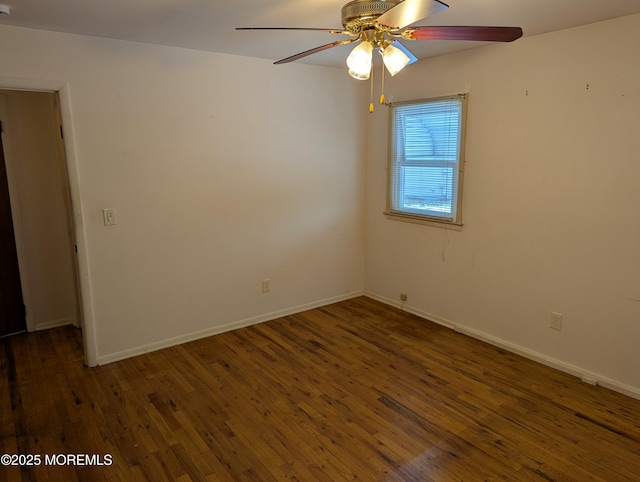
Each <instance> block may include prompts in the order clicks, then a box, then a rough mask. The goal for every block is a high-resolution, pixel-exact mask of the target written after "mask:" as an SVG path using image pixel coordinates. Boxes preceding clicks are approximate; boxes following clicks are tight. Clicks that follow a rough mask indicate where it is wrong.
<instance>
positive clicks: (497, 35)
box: [402, 27, 522, 42]
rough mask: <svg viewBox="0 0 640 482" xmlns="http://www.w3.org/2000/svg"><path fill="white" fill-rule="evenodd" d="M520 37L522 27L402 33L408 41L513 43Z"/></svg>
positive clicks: (412, 30) (415, 28)
mask: <svg viewBox="0 0 640 482" xmlns="http://www.w3.org/2000/svg"><path fill="white" fill-rule="evenodd" d="M520 37H522V29H521V28H520V27H413V28H408V29H406V30H405V31H403V32H402V38H404V39H407V40H477V41H481V42H513V41H514V40H516V39H519V38H520Z"/></svg>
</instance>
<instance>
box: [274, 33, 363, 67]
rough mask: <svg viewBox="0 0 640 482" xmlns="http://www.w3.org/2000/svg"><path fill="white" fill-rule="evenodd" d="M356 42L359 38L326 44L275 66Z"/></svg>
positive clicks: (279, 61)
mask: <svg viewBox="0 0 640 482" xmlns="http://www.w3.org/2000/svg"><path fill="white" fill-rule="evenodd" d="M356 40H358V39H357V38H353V39H348V40H338V41H337V42H333V43H330V44H326V45H321V46H320V47H316V48H315V49H311V50H305V51H304V52H300V53H299V54H295V55H292V56H291V57H287V58H286V59H282V60H278V61H277V62H274V64H276V65H279V64H287V63H289V62H293V61H294V60H298V59H301V58H303V57H306V56H307V55H311V54H315V53H318V52H322V51H323V50H328V49H330V48H333V47H337V46H338V45H345V44H350V43H351V42H355V41H356Z"/></svg>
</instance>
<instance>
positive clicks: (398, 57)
mask: <svg viewBox="0 0 640 482" xmlns="http://www.w3.org/2000/svg"><path fill="white" fill-rule="evenodd" d="M382 61H383V62H384V66H385V67H386V68H387V70H388V71H389V73H390V74H391V75H392V76H394V75H396V74H397V73H398V72H400V71H401V70H402V69H404V68H405V67H406V66H407V65H408V64H409V62H410V61H411V59H410V58H409V56H407V55H406V54H405V53H404V52H403V51H402V50H400V49H399V48H397V47H394V46H393V45H388V46H387V47H386V48H385V49H384V50H383V51H382Z"/></svg>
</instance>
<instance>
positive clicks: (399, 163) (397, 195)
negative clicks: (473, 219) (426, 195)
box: [384, 94, 468, 229]
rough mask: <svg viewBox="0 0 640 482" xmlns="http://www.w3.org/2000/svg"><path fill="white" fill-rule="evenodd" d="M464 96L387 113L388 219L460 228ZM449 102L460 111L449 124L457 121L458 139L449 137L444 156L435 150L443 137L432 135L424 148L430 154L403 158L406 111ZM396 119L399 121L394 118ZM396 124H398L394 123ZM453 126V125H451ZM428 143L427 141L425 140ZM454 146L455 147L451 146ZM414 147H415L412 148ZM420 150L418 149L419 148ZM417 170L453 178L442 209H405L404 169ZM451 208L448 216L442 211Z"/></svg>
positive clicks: (416, 103) (394, 108)
mask: <svg viewBox="0 0 640 482" xmlns="http://www.w3.org/2000/svg"><path fill="white" fill-rule="evenodd" d="M467 97H468V95H467V94H456V95H449V96H443V97H435V98H429V99H420V100H413V101H406V102H398V103H393V104H391V106H390V109H389V165H388V186H387V207H386V211H385V213H384V214H385V215H386V216H387V218H389V219H394V220H399V221H407V222H413V223H420V224H426V225H430V226H436V227H451V228H452V229H461V228H462V186H463V174H464V153H465V136H466V117H467ZM447 102H451V103H452V104H451V105H452V106H456V109H455V110H456V111H457V110H458V109H459V115H458V116H457V119H456V116H451V120H452V121H457V125H456V130H457V134H458V135H457V136H449V135H448V134H447V136H445V137H446V139H447V142H449V144H448V147H447V150H446V153H447V154H444V155H443V151H442V149H440V147H439V146H438V144H439V143H440V142H441V140H442V139H444V137H443V135H438V134H436V135H434V136H433V138H431V136H428V138H429V139H430V140H428V141H426V140H425V142H426V143H429V144H430V145H428V146H425V151H423V152H424V153H426V152H427V149H433V152H432V153H431V154H421V153H420V152H418V154H414V156H413V157H414V158H413V159H408V157H407V155H406V154H405V146H406V142H405V140H404V137H403V136H404V134H403V132H402V130H403V129H402V126H405V125H406V122H407V118H409V117H410V115H409V114H408V110H407V107H408V108H412V107H417V108H419V106H420V105H428V104H432V105H434V106H435V105H437V104H440V105H444V104H446V103H447ZM396 116H398V117H396ZM396 120H397V122H396ZM452 125H453V124H452ZM425 139H427V137H425ZM451 142H454V143H455V145H453V144H451ZM414 147H415V146H414ZM418 147H420V145H418ZM420 167H432V168H433V167H442V168H443V169H445V170H448V171H449V172H451V169H453V173H454V175H453V176H452V178H451V179H450V180H449V181H447V182H450V183H451V185H447V186H446V189H447V191H446V192H447V196H446V197H447V201H446V202H445V204H444V205H443V206H444V207H442V206H440V207H437V206H435V207H434V205H432V206H431V208H429V207H425V206H422V207H410V206H407V204H406V203H407V201H406V198H405V197H404V196H403V189H405V187H404V186H406V185H408V183H409V182H410V181H409V180H408V179H407V177H405V176H406V174H405V173H406V172H407V168H417V169H419V168H420ZM413 189H416V181H415V179H414V180H413ZM449 189H450V191H449ZM447 208H450V209H451V212H448V211H444V210H443V209H447Z"/></svg>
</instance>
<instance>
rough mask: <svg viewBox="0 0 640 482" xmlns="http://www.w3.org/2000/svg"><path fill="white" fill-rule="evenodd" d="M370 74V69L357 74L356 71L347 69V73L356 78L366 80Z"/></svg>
mask: <svg viewBox="0 0 640 482" xmlns="http://www.w3.org/2000/svg"><path fill="white" fill-rule="evenodd" d="M370 74H371V71H369V72H367V73H366V74H359V73H358V72H354V71H353V70H351V69H349V75H350V76H351V77H353V78H354V79H357V80H368V79H369V75H370Z"/></svg>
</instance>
